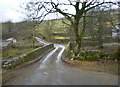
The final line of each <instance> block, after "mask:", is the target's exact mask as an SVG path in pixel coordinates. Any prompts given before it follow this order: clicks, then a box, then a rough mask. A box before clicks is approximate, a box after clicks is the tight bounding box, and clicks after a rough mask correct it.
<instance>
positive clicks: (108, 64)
mask: <svg viewBox="0 0 120 87" xmlns="http://www.w3.org/2000/svg"><path fill="white" fill-rule="evenodd" d="M67 62H69V64H70V65H72V66H75V67H77V68H79V69H83V70H88V71H95V72H105V73H110V74H114V75H118V66H119V65H118V62H117V61H78V60H72V61H71V60H67Z"/></svg>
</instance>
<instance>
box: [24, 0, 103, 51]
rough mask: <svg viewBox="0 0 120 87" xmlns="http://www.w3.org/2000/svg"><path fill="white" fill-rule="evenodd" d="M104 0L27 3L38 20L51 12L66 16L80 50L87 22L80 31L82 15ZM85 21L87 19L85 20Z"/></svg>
mask: <svg viewBox="0 0 120 87" xmlns="http://www.w3.org/2000/svg"><path fill="white" fill-rule="evenodd" d="M104 3H105V2H104V0H103V1H102V0H100V1H98V0H83V1H80V0H76V1H73V0H66V1H58V0H56V1H54V0H49V1H45V0H43V1H36V2H29V3H28V4H27V5H26V7H27V8H26V9H27V10H28V11H29V13H30V17H32V18H33V19H36V20H38V19H39V20H41V21H43V19H44V18H45V17H46V16H47V15H48V14H51V13H59V14H61V15H62V16H64V17H65V18H66V19H67V20H68V21H69V22H70V24H68V23H66V22H64V23H65V24H67V25H69V26H70V27H71V28H72V29H73V31H74V35H75V42H76V44H77V46H78V49H79V50H80V48H81V44H82V38H83V36H84V32H85V24H84V25H83V28H84V29H82V30H81V33H79V22H80V19H81V18H82V17H84V19H85V16H86V14H87V12H89V11H90V10H91V9H93V8H95V7H97V6H99V5H102V4H104ZM70 8H73V9H74V11H73V13H71V12H69V10H70ZM84 23H85V21H84Z"/></svg>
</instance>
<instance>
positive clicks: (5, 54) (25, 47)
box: [2, 40, 43, 60]
mask: <svg viewBox="0 0 120 87" xmlns="http://www.w3.org/2000/svg"><path fill="white" fill-rule="evenodd" d="M42 46H43V44H38V45H37V42H35V46H33V45H32V42H31V41H30V40H26V41H24V40H20V41H18V42H17V43H13V45H12V46H11V47H9V48H8V49H5V50H3V51H2V59H3V60H5V59H11V58H13V57H17V56H20V55H21V54H24V53H26V52H28V51H30V50H33V49H35V48H37V47H42Z"/></svg>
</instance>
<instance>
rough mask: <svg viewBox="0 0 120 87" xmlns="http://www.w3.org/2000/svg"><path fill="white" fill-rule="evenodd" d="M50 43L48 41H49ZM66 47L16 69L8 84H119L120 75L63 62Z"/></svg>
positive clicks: (57, 45) (56, 49)
mask: <svg viewBox="0 0 120 87" xmlns="http://www.w3.org/2000/svg"><path fill="white" fill-rule="evenodd" d="M39 40H41V39H39ZM47 44H48V43H47ZM64 49H65V47H64V46H63V45H59V44H56V45H55V49H54V50H52V51H51V52H50V53H48V54H47V55H46V56H44V60H42V61H38V62H36V63H35V64H32V65H30V66H28V67H25V68H23V69H21V70H18V71H15V72H14V73H15V74H16V75H15V74H14V75H15V78H13V79H11V80H10V81H8V82H7V83H6V84H7V85H118V76H117V75H112V74H108V73H102V72H93V71H85V70H81V69H78V68H74V67H70V66H67V65H65V64H63V63H62V61H61V55H62V53H63V51H64Z"/></svg>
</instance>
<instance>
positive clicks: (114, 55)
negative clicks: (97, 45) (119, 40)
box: [63, 47, 120, 75]
mask: <svg viewBox="0 0 120 87" xmlns="http://www.w3.org/2000/svg"><path fill="white" fill-rule="evenodd" d="M64 54H65V55H64V58H63V60H65V62H66V63H67V64H69V65H71V66H75V67H77V68H80V69H83V70H89V71H96V72H105V73H110V74H115V75H118V66H119V64H118V61H119V59H120V48H117V49H116V47H112V49H111V48H108V47H106V48H105V49H103V50H101V51H100V50H96V51H92V50H89V51H88V50H87V51H81V52H80V53H79V54H78V55H77V56H75V55H74V54H73V53H72V52H67V51H65V53H64Z"/></svg>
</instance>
